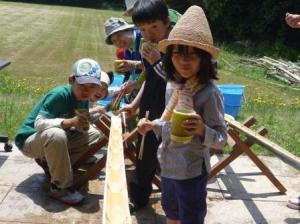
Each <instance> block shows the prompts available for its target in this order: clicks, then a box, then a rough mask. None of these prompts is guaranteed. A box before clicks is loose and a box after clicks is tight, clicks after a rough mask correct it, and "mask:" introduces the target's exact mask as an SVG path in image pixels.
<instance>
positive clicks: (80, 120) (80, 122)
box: [72, 111, 90, 128]
mask: <svg viewBox="0 0 300 224" xmlns="http://www.w3.org/2000/svg"><path fill="white" fill-rule="evenodd" d="M89 118H90V114H89V112H87V111H86V112H83V113H80V114H78V115H76V116H75V117H73V118H72V124H73V125H72V126H74V127H76V128H81V127H83V126H85V125H86V123H88V120H89Z"/></svg>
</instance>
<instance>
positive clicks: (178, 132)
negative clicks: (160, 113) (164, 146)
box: [171, 109, 194, 142]
mask: <svg viewBox="0 0 300 224" xmlns="http://www.w3.org/2000/svg"><path fill="white" fill-rule="evenodd" d="M192 114H194V112H193V111H184V110H180V111H178V110H176V109H175V110H174V111H173V114H172V119H171V139H172V140H173V141H175V142H190V141H191V140H192V138H193V135H191V134H190V133H189V132H188V131H186V130H185V129H184V128H183V127H182V126H181V125H182V122H184V121H185V120H187V119H188V118H189V117H190V116H191V115H192Z"/></svg>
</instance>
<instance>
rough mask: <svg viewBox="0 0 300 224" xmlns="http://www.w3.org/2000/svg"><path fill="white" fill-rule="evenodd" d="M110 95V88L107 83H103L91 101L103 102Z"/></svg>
mask: <svg viewBox="0 0 300 224" xmlns="http://www.w3.org/2000/svg"><path fill="white" fill-rule="evenodd" d="M107 94H108V86H107V84H106V83H104V82H101V86H98V87H97V90H96V92H95V94H94V95H93V97H92V98H91V101H93V102H95V101H97V100H102V99H103V98H105V97H106V96H107Z"/></svg>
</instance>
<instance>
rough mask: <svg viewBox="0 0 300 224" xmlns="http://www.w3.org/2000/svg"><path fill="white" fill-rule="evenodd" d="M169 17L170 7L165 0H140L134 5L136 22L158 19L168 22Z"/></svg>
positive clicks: (134, 21)
mask: <svg viewBox="0 0 300 224" xmlns="http://www.w3.org/2000/svg"><path fill="white" fill-rule="evenodd" d="M168 17H169V12H168V7H167V5H166V3H165V2H164V1H163V0H138V1H137V2H136V3H135V4H134V6H133V11H132V21H133V23H134V24H143V23H152V22H154V21H156V20H161V21H163V22H166V21H167V19H168Z"/></svg>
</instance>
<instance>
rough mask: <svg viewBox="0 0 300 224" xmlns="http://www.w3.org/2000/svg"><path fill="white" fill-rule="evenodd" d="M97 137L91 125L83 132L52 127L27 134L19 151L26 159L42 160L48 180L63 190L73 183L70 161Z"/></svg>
mask: <svg viewBox="0 0 300 224" xmlns="http://www.w3.org/2000/svg"><path fill="white" fill-rule="evenodd" d="M101 136H102V133H100V132H99V131H98V130H97V129H95V128H94V127H93V126H91V125H90V129H89V130H88V131H87V132H85V133H80V132H78V131H74V132H70V131H65V130H63V129H61V128H56V127H54V128H49V129H46V130H44V131H42V132H37V133H35V134H33V135H31V136H29V137H28V138H27V139H26V141H25V144H24V147H23V149H22V150H21V151H22V152H23V154H24V155H26V156H28V157H30V158H35V159H46V161H47V163H48V167H49V172H50V175H51V183H55V184H56V185H57V186H58V187H60V188H63V189H64V188H67V187H70V186H71V185H72V184H73V170H72V164H74V163H75V162H76V161H77V160H78V159H79V158H80V157H81V156H82V155H83V154H84V153H85V152H86V150H87V149H88V146H90V145H91V144H93V143H95V142H97V141H98V140H99V138H100V137H101Z"/></svg>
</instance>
